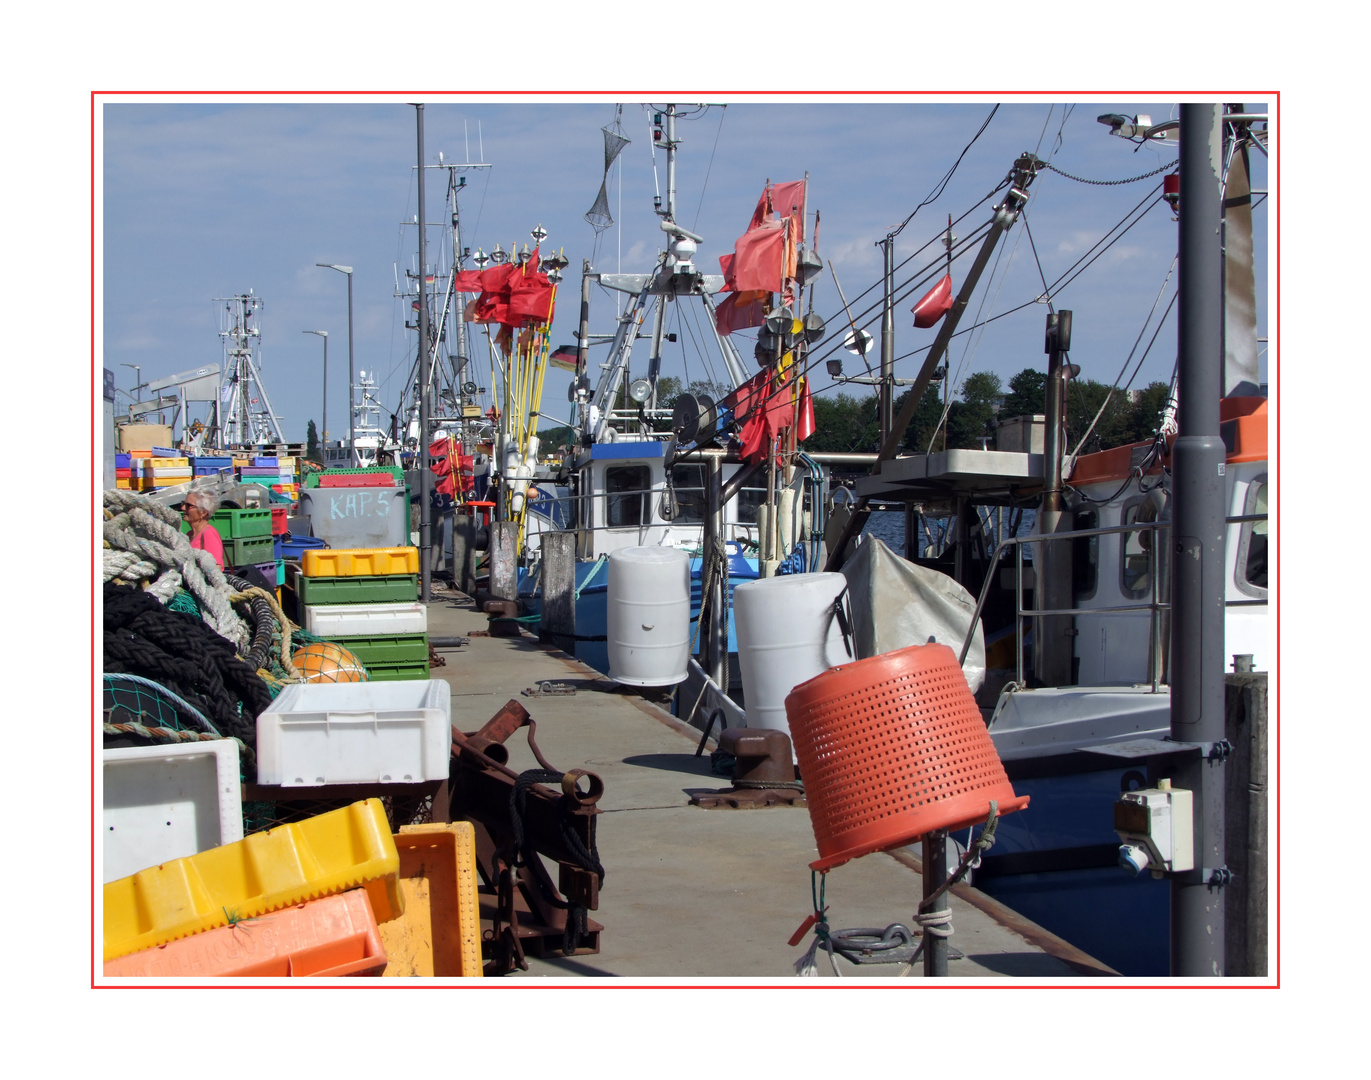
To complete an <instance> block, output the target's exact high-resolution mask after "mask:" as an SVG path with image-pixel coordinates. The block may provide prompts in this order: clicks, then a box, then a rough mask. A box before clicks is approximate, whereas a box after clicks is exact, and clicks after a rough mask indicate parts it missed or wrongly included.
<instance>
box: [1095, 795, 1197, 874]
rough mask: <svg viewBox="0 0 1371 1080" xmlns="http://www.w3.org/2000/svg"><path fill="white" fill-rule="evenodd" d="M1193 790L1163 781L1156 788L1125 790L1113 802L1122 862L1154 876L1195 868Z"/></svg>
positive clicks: (1115, 829) (1115, 828)
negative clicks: (1183, 788)
mask: <svg viewBox="0 0 1371 1080" xmlns="http://www.w3.org/2000/svg"><path fill="white" fill-rule="evenodd" d="M1194 828H1195V806H1194V793H1193V792H1190V791H1185V790H1182V789H1179V788H1173V787H1171V786H1170V783H1169V782H1168V781H1165V780H1163V781H1161V783H1160V784H1159V786H1157V787H1155V788H1145V789H1143V790H1141V791H1129V792H1126V793H1125V794H1124V796H1123V798H1122V799H1120V800H1119V801H1118V802H1116V803H1115V804H1114V831H1115V832H1116V833H1118V835H1119V841H1120V843H1121V845H1122V846H1121V848H1120V851H1119V862H1120V864H1121V865H1123V866H1127V867H1130V868H1132V869H1133V870H1134V871H1135V872H1136V873H1141V872H1142V871H1143V870H1145V869H1146V870H1150V871H1151V872H1152V876H1153V877H1161V876H1162V874H1163V873H1166V872H1168V871H1170V872H1178V871H1184V870H1193V869H1194V868H1195V834H1194Z"/></svg>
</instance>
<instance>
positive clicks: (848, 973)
mask: <svg viewBox="0 0 1371 1080" xmlns="http://www.w3.org/2000/svg"><path fill="white" fill-rule="evenodd" d="M433 585H434V587H433V593H432V599H431V601H430V603H429V606H428V619H429V634H430V637H431V638H453V637H464V638H466V639H467V641H466V643H465V644H462V645H459V646H458V647H455V648H445V649H441V650H439V655H440V656H442V657H443V658H444V660H445V663H444V664H443V665H442V666H437V667H434V668H433V669H432V677H434V678H441V679H444V680H446V681H447V682H448V683H449V684H450V686H451V687H452V719H453V724H454V726H455V727H456V728H458V730H461V731H465V732H474V731H476V730H477V729H479V728H480V727H481V726H482V725H483V724H485V723H486V721H488V720H489V719H490V718H491V717H492V716H494V714H495V713H496V712H497V710H499V708H500V707H501V706H502V705H504V704H505V703H506V702H507V701H509V700H510V699H514V700H516V701H518V702H519V703H520V704H521V705H523V706H524V708H526V709H527V710H528V711H529V713H530V714H531V716H532V718H533V720H534V721H536V723H537V741H538V745H539V747H540V749H541V750H542V753H543V756H544V757H545V758H546V759H547V760H548V761H549V762H551V763H552V764H553V765H555V766H556V767H557V768H558V769H564V770H565V769H573V768H581V769H587V770H589V771H591V772H594V773H595V774H597V775H598V776H599V777H600V778H601V779H602V780H603V781H604V786H605V791H604V795H603V797H602V798H601V799H600V801H599V804H598V805H599V807H600V809H601V810H602V811H603V813H602V814H601V815H600V816H599V817H598V819H597V823H596V829H597V840H598V851H599V857H600V861H601V863H602V864H603V866H604V868H605V872H606V873H605V880H604V884H603V887H602V889H601V892H600V905H599V908H598V909H597V910H595V911H592V912H591V913H590V916H591V918H592V919H594V920H596V921H597V922H599V923H602V924H603V925H604V931H603V933H602V934H601V938H600V952H599V953H598V954H593V955H576V956H572V957H561V956H556V957H554V958H545V959H538V958H533V957H530V958H529V961H528V963H529V970H527V971H516V972H514V973H513V974H512V975H510V976H508V978H512V979H541V978H547V979H557V980H563V979H581V978H628V979H634V980H644V981H645V980H661V981H666V982H668V983H670V982H682V983H686V982H690V983H695V982H699V981H710V980H729V981H761V982H766V983H774V982H778V981H783V980H790V979H794V978H796V972H795V967H794V965H795V962H796V961H797V960H798V959H800V958H801V957H802V956H803V954H804V952H805V951H806V949H808V947H809V945H810V943H811V941H812V940H813V938H812V934H806V936H805V938H804V940H803V941H802V943H801V944H800V945H798V946H794V947H792V946H790V945H789V944H788V940H789V939H790V937H791V935H792V934H793V933H794V932H795V931H796V929H797V928H798V927H799V926H800V924H801V922H802V921H803V920H804V919H805V917H806V916H808V915H810V914H811V913H812V910H813V904H812V902H811V873H810V870H809V863H810V862H812V861H813V860H815V859H816V858H817V857H818V852H817V849H816V847H815V843H814V835H813V832H812V830H811V827H810V821H809V814H808V812H807V811H806V810H805V809H803V808H794V807H773V808H768V809H753V810H729V809H710V810H705V809H701V808H699V807H696V806H691V805H690V804H689V798H690V795H691V794H692V793H693V792H696V791H712V790H719V789H722V788H726V787H728V786H729V781H728V780H727V779H726V778H724V777H721V776H716V775H714V774H712V773H711V771H710V760H709V752H708V751H709V749H710V748H712V743H711V745H710V747H707V748H706V751H705V753H704V754H703V755H702V756H698V757H697V756H696V754H695V751H696V747H697V745H698V743H699V734H700V733H699V732H698V731H695V730H693V729H691V728H688V727H686V726H685V725H684V724H682V723H681V722H680V721H678V720H676V719H675V718H674V717H672V716H671V714H670V712H669V711H668V709H667V708H666V704H667V703H666V698H665V694H664V693H663V694H660V695H658V697H659V698H660V701H661V703H660V704H658V703H656V702H654V701H649V700H645V699H644V698H643V697H640V696H638V695H637V694H635V693H631V692H628V688H626V687H620V686H619V685H618V684H617V683H614V682H612V681H611V680H610V679H609V678H608V677H606V676H604V675H601V674H600V673H599V672H597V671H595V670H593V669H592V668H589V667H587V666H586V665H584V664H582V663H580V662H578V661H577V660H575V659H573V658H572V657H570V656H567V655H566V654H564V653H561V652H558V651H556V650H554V649H551V648H549V647H545V646H543V645H541V644H540V643H539V642H538V641H537V639H536V637H534V636H533V635H532V634H529V633H527V632H525V633H524V634H523V635H522V636H520V637H490V636H485V635H486V633H487V630H488V617H487V616H486V615H485V614H483V613H481V612H480V611H478V610H477V608H476V605H475V603H474V602H473V600H472V599H471V598H469V597H467V596H465V595H463V594H462V593H459V592H456V591H455V590H453V589H452V587H451V586H450V585H448V584H447V583H446V582H442V581H440V580H438V579H437V578H435V579H434V583H433ZM545 680H551V681H555V682H557V683H564V684H570V685H572V686H574V687H575V693H574V694H566V695H555V696H524V694H523V691H524V690H525V689H529V688H535V687H536V686H537V685H538V683H540V682H542V681H545ZM506 745H507V746H508V748H509V750H510V761H509V766H510V768H512V769H514V770H515V771H523V770H524V769H530V768H538V767H539V766H538V765H537V762H536V761H535V759H534V757H533V755H532V753H531V752H530V751H529V749H528V744H527V739H526V733H525V732H523V731H520V732H516V733H515V735H514V736H513V737H512V738H511V739H510V740H509V741H508V743H507V744H506ZM917 855H918V846H917V845H914V846H912V847H911V848H907V849H902V850H900V851H897V852H894V853H879V854H874V855H868V856H865V857H863V858H860V859H856V860H854V861H852V862H849V863H847V864H845V865H843V866H841V867H838V868H836V869H834V870H833V871H831V872H830V873H829V874H828V875H827V879H828V880H827V883H826V891H825V899H826V902H827V905H828V908H829V922H830V925H831V926H832V928H833V929H834V930H835V931H837V930H841V929H848V928H858V927H876V928H884V927H886V926H888V925H890V924H892V923H902V924H904V925H905V926H911V927H912V926H913V914H914V911H915V909H916V908H917V906H918V902H919V898H920V897H921V896H922V882H921V879H920V876H919V873H918V859H917ZM951 908H952V915H953V927H954V930H955V932H954V935H953V937H952V938H951V939H950V944H951V946H952V947H953V948H954V949H955V950H958V951H959V952H961V953H962V954H964V956H963V957H962V958H958V959H953V960H951V962H950V964H949V981H952V982H957V981H964V980H965V981H972V982H977V983H983V981H984V980H1016V981H1017V980H1031V981H1038V980H1059V979H1081V978H1100V977H1103V978H1109V977H1111V976H1115V973H1114V972H1113V971H1112V970H1111V969H1109V968H1107V967H1105V966H1104V965H1103V964H1101V963H1099V962H1098V961H1096V960H1094V959H1092V958H1091V957H1089V956H1086V955H1085V954H1084V953H1082V952H1080V951H1079V950H1077V949H1075V948H1074V947H1073V946H1071V945H1069V944H1067V943H1066V942H1064V941H1062V940H1061V939H1060V938H1057V937H1055V936H1054V935H1052V934H1050V933H1048V932H1047V931H1046V930H1043V929H1042V928H1041V927H1038V926H1036V925H1035V924H1033V923H1030V922H1028V921H1027V920H1025V919H1023V918H1021V917H1019V916H1018V915H1016V914H1015V913H1013V912H1011V911H1009V909H1007V908H1005V907H1003V905H1000V904H998V903H997V902H996V901H994V900H992V899H991V898H990V897H988V896H985V895H984V894H981V893H979V892H977V891H976V890H975V889H974V888H971V887H968V886H966V885H957V886H954V888H953V891H952V895H951ZM837 965H838V968H839V971H840V973H841V976H842V977H844V978H877V979H888V978H894V977H898V976H901V975H902V973H903V967H902V966H901V965H888V964H880V965H873V964H864V965H856V964H853V963H851V962H849V961H847V960H845V959H843V958H841V957H839V958H838V960H837ZM817 966H818V971H819V975H820V977H825V978H832V977H833V970H832V968H831V967H830V964H829V961H828V959H827V955H826V954H825V953H823V952H822V951H821V952H820V953H819V955H818V958H817ZM908 977H911V978H920V977H922V961H918V962H916V963H915V965H914V967H913V969H912V970H911V971H909V973H908Z"/></svg>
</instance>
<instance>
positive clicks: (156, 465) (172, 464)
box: [142, 457, 190, 469]
mask: <svg viewBox="0 0 1371 1080" xmlns="http://www.w3.org/2000/svg"><path fill="white" fill-rule="evenodd" d="M142 462H143V468H145V469H189V468H190V458H183V457H145V458H143V459H142Z"/></svg>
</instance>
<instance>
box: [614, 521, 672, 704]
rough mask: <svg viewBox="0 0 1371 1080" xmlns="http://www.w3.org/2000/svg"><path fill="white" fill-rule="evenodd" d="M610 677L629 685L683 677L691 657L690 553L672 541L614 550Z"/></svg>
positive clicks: (668, 682)
mask: <svg viewBox="0 0 1371 1080" xmlns="http://www.w3.org/2000/svg"><path fill="white" fill-rule="evenodd" d="M607 617H608V628H607V632H606V637H607V639H608V641H607V644H608V647H609V677H610V678H611V679H614V680H616V681H618V682H621V683H626V684H627V685H629V686H672V685H674V684H675V683H678V682H683V681H684V680H685V677H686V664H687V661H688V660H689V657H690V556H688V555H687V554H686V553H685V552H684V551H679V550H677V549H676V548H669V547H629V548H620V549H619V550H617V551H612V552H610V555H609V587H608V611H607Z"/></svg>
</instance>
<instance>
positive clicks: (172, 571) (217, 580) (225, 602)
mask: <svg viewBox="0 0 1371 1080" xmlns="http://www.w3.org/2000/svg"><path fill="white" fill-rule="evenodd" d="M105 514H106V519H105V523H104V539H105V551H104V566H103V573H104V580H105V581H113V580H119V581H127V582H130V583H137V582H140V581H148V582H149V583H148V584H147V585H146V586H145V589H146V591H148V592H151V593H152V594H153V595H154V596H156V597H157V598H158V600H160V601H161V602H162V603H164V604H165V603H168V602H169V601H170V600H171V598H172V597H173V596H175V595H176V590H177V589H178V588H184V589H186V591H187V592H189V593H190V594H191V595H192V596H194V597H195V599H196V601H197V602H198V603H199V605H200V614H201V617H202V618H203V619H204V620H205V622H206V623H207V624H208V625H209V627H210V628H211V629H212V630H214V632H215V633H217V634H218V635H219V636H220V637H223V638H226V639H227V640H229V641H232V642H233V643H234V644H235V645H237V646H238V648H239V650H240V651H241V650H242V649H245V648H246V647H247V645H248V642H249V641H250V640H251V637H252V631H251V628H250V627H249V626H248V624H247V623H246V622H245V621H244V620H243V619H242V617H240V616H239V615H238V613H237V612H236V611H234V610H233V605H232V604H231V603H230V601H229V598H230V597H231V596H232V595H233V591H234V590H233V588H232V586H230V585H229V583H228V581H227V580H226V579H225V577H224V572H223V570H221V569H220V568H219V565H218V563H216V562H215V561H214V556H213V555H211V554H210V553H209V552H207V551H201V550H199V549H197V548H193V547H191V546H190V538H189V537H187V536H186V535H185V534H183V533H182V532H181V529H180V517H179V516H178V515H177V514H176V513H175V512H174V511H172V510H171V509H169V508H167V507H165V506H162V505H161V504H160V503H157V502H155V501H153V500H152V499H149V498H147V497H145V496H142V495H138V494H136V493H134V492H131V491H121V490H115V491H106V492H105ZM154 574H156V575H157V576H156V578H155V580H152V579H153V575H154Z"/></svg>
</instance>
